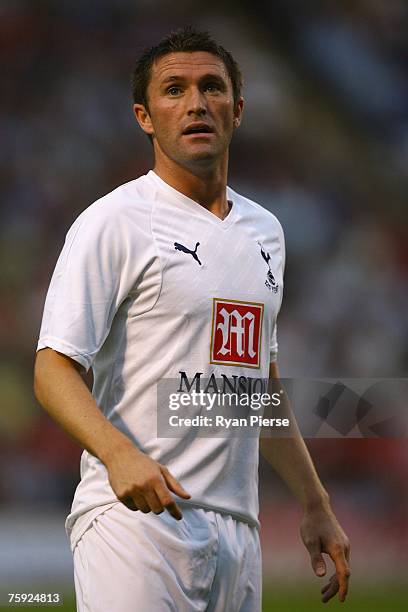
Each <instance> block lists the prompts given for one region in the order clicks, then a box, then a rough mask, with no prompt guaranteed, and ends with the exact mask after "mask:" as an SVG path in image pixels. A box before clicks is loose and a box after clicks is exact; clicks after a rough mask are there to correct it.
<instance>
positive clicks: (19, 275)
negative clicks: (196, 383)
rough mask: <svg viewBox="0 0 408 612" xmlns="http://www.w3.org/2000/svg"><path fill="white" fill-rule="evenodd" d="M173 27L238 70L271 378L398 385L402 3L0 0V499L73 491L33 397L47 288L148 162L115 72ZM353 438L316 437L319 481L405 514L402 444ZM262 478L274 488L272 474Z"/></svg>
mask: <svg viewBox="0 0 408 612" xmlns="http://www.w3.org/2000/svg"><path fill="white" fill-rule="evenodd" d="M186 23H193V24H194V25H196V26H197V27H201V28H204V29H209V30H210V31H211V32H212V33H213V34H214V36H215V37H216V38H218V39H219V40H220V42H221V43H222V44H224V46H225V47H227V48H228V49H229V50H231V51H232V52H233V54H234V56H235V57H236V59H237V60H238V61H239V63H240V64H241V66H242V68H243V72H244V76H245V89H244V97H245V100H246V109H245V116H244V122H243V125H242V127H241V128H240V130H239V133H237V135H236V138H235V140H234V143H233V146H232V152H231V172H230V180H229V183H230V185H231V187H233V188H234V189H235V190H237V191H239V192H241V193H243V194H244V195H247V196H248V197H250V198H251V199H254V200H256V201H258V202H260V203H261V204H263V205H264V206H265V207H267V208H269V209H270V210H272V211H273V212H274V213H275V214H276V216H277V217H278V218H279V220H280V221H281V223H282V225H283V227H284V231H285V236H286V247H287V267H286V278H285V295H284V301H283V306H282V311H281V314H280V317H279V324H278V336H279V350H280V358H279V359H280V367H281V371H282V375H283V376H286V377H368V378H403V377H404V376H406V371H407V365H408V350H407V347H408V326H407V322H408V321H407V308H406V304H407V301H408V283H407V275H408V240H407V238H408V236H407V224H406V220H407V211H406V207H407V203H408V202H407V185H408V73H407V69H406V66H407V65H408V63H407V59H408V57H407V55H408V54H407V51H408V37H407V31H408V30H407V24H408V5H407V3H406V2H404V1H403V0H392V1H391V2H390V1H387V0H356V1H353V2H352V1H351V0H350V1H342V2H335V1H319V0H316V1H314V2H305V3H299V2H296V1H295V0H277V1H275V2H264V3H263V2H259V3H253V2H249V1H247V0H241V2H238V3H237V2H228V1H227V2H225V3H223V4H222V7H220V6H219V3H216V2H212V1H211V0H210V1H207V2H205V3H204V2H203V1H201V0H199V1H198V2H196V3H194V11H193V10H192V7H191V4H189V3H188V2H186V1H185V0H181V1H180V2H178V3H172V5H171V6H170V7H169V5H168V3H166V2H165V1H164V0H159V1H157V0H156V1H154V0H139V1H138V2H135V1H131V0H115V1H113V0H98V2H92V1H88V2H71V1H69V0H59V1H58V2H57V1H54V0H39V1H38V2H35V3H34V2H30V1H28V0H27V1H24V0H19V1H8V0H3V1H2V2H1V4H0V45H1V54H0V65H1V73H2V96H1V98H0V133H1V140H2V143H3V145H2V147H1V148H0V159H1V162H0V184H1V192H2V204H1V208H0V218H1V229H0V253H1V264H0V275H1V279H0V294H1V302H0V344H1V358H0V388H1V410H0V502H1V503H3V504H21V503H28V504H31V505H32V504H41V503H44V502H45V503H55V504H63V505H65V506H66V507H68V504H69V502H70V500H71V497H72V492H73V487H74V486H75V483H76V482H77V480H78V457H79V453H80V451H79V449H78V448H77V447H76V446H75V445H74V444H73V443H72V442H71V441H70V440H69V439H68V437H67V436H66V435H65V434H64V433H62V432H60V431H59V430H58V428H56V427H55V426H54V425H53V424H52V423H51V421H50V419H49V418H48V417H47V416H46V415H45V413H44V412H43V411H42V410H41V409H40V408H39V407H38V405H37V403H36V402H35V400H34V398H33V393H32V367H33V360H34V352H35V346H36V340H37V337H38V332H39V326H40V321H41V315H42V308H43V304H44V299H45V294H46V291H47V287H48V283H49V280H50V276H51V273H52V270H53V267H54V265H55V262H56V259H57V256H58V253H59V251H60V249H61V247H62V243H63V240H64V236H65V233H66V231H67V230H68V228H69V226H70V225H71V224H72V222H73V221H74V219H75V218H76V216H77V215H78V214H79V213H80V212H81V211H82V210H83V209H84V208H86V207H87V206H88V205H89V204H90V203H92V202H93V201H94V200H96V199H97V198H98V197H100V196H102V195H104V194H105V193H107V192H108V191H110V190H112V189H113V188H115V187H116V186H117V185H119V184H121V183H123V182H125V181H127V180H131V179H132V178H136V177H137V176H139V175H140V174H142V173H144V172H146V171H147V170H148V169H150V167H151V163H152V152H151V147H150V144H149V142H148V140H147V139H146V137H145V136H144V135H143V134H142V133H141V132H140V130H139V129H138V128H137V126H136V124H135V122H134V120H133V118H132V112H131V95H130V78H129V75H130V72H131V70H132V68H133V64H134V62H135V58H136V57H137V55H138V54H139V52H140V50H141V49H142V48H143V47H144V46H146V45H151V44H153V43H154V42H156V41H157V40H158V39H159V38H160V37H161V36H162V35H164V34H166V33H167V32H168V31H169V29H171V28H176V27H178V26H180V25H184V24H186ZM356 442H358V441H341V440H337V441H334V440H324V441H319V443H318V444H317V443H314V444H312V448H313V450H314V452H315V454H316V457H317V462H318V464H319V465H320V467H321V471H322V472H323V476H324V478H326V479H329V480H330V481H332V486H333V487H334V490H335V491H336V490H337V491H343V492H345V493H346V494H350V496H353V495H355V494H356V493H355V490H354V489H353V486H355V485H356V484H357V483H358V484H359V485H360V484H361V482H363V481H364V482H365V488H363V489H360V491H363V492H362V493H361V492H360V498H359V499H360V502H361V504H362V505H363V506H364V507H365V508H367V507H368V506H371V508H372V507H380V506H381V504H380V503H378V500H377V502H376V501H375V499H376V498H375V495H377V496H378V495H380V498H381V499H382V500H383V501H384V500H385V499H386V500H387V503H386V504H385V506H384V504H383V506H381V507H382V508H383V510H384V512H385V511H387V512H388V511H389V508H390V506H389V504H390V503H391V502H393V501H394V502H396V503H397V506H398V508H400V509H401V507H402V504H403V503H404V504H406V503H407V500H406V498H404V497H403V494H402V492H401V488H400V487H402V484H403V483H402V469H403V467H404V465H405V468H406V467H407V458H406V451H405V447H404V445H403V444H402V443H401V442H402V441H392V440H391V441H390V440H388V441H375V445H374V446H370V448H369V447H368V446H367V445H365V444H364V443H363V442H361V441H360V442H358V444H357V445H356ZM319 459H320V461H319ZM323 459H324V460H323ZM398 467H399V468H401V470H399V469H397V468H398ZM390 468H392V478H389V474H390ZM274 487H275V488H274ZM336 487H337V489H336ZM381 487H382V488H381ZM266 488H267V489H268V490H267V491H266V490H265V491H266V492H265V495H266V496H267V497H268V495H269V493H271V492H272V493H271V495H272V494H274V493H276V494H282V495H283V493H281V492H280V489H278V487H277V485H276V483H275V482H274V481H273V480H271V484H270V485H269V488H268V487H266ZM374 490H375V491H377V493H376V494H375V493H374ZM373 496H374V498H373ZM381 496H382V497H381ZM373 499H374V504H373Z"/></svg>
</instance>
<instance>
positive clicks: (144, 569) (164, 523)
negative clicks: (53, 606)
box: [74, 503, 262, 612]
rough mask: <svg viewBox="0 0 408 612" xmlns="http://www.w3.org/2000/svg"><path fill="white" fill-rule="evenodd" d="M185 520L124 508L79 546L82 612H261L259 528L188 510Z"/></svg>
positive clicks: (109, 514)
mask: <svg viewBox="0 0 408 612" xmlns="http://www.w3.org/2000/svg"><path fill="white" fill-rule="evenodd" d="M182 511H183V519H182V520H181V521H176V520H175V519H174V518H172V517H171V516H170V515H169V514H168V512H163V513H162V514H160V515H155V514H153V513H149V514H143V513H142V512H133V511H132V510H129V509H128V508H126V506H124V505H123V504H122V503H117V504H115V505H114V506H112V507H111V508H109V509H108V510H106V511H105V512H103V513H102V514H100V515H99V516H97V518H95V519H94V520H93V522H92V523H91V525H90V527H89V529H87V530H86V531H85V533H84V534H83V535H82V537H81V538H80V540H79V541H78V544H77V545H76V547H75V549H74V569H75V590H76V597H77V610H78V612H198V611H204V610H205V611H206V612H260V610H261V584H262V583H261V550H260V544H259V534H258V530H257V528H256V527H252V526H250V525H248V524H246V523H244V522H242V521H237V520H235V519H234V518H232V517H231V516H229V515H224V514H219V513H217V512H213V511H211V510H204V509H201V508H189V507H186V506H183V508H182Z"/></svg>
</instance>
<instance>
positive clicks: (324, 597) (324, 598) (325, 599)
mask: <svg viewBox="0 0 408 612" xmlns="http://www.w3.org/2000/svg"><path fill="white" fill-rule="evenodd" d="M338 590H339V584H338V582H337V580H333V582H331V583H330V587H329V588H328V589H327V591H326V592H325V593H324V595H322V602H323V603H327V602H328V601H329V600H330V599H331V598H332V597H334V596H335V595H336V593H337V591H338Z"/></svg>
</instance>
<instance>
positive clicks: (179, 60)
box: [150, 51, 228, 83]
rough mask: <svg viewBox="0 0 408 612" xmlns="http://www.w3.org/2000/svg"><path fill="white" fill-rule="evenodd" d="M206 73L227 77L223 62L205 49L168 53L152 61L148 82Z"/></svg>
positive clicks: (191, 76) (199, 75)
mask: <svg viewBox="0 0 408 612" xmlns="http://www.w3.org/2000/svg"><path fill="white" fill-rule="evenodd" d="M207 73H210V74H216V75H218V76H220V77H222V78H224V79H225V80H227V79H228V71H227V69H226V67H225V64H224V62H223V61H222V59H221V58H219V57H217V56H216V55H213V54H212V53H208V52H207V51H192V52H191V53H186V52H178V53H168V54H167V55H164V56H163V57H159V58H158V59H157V60H156V61H155V62H154V64H153V66H152V72H151V80H150V82H151V83H153V82H158V83H160V82H162V81H164V80H166V79H168V78H170V77H172V76H177V77H183V78H200V77H201V76H203V75H205V74H207Z"/></svg>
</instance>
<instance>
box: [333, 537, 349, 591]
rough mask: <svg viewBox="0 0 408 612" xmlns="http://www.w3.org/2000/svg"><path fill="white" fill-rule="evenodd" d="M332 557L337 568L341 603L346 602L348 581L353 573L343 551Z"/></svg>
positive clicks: (338, 551)
mask: <svg viewBox="0 0 408 612" xmlns="http://www.w3.org/2000/svg"><path fill="white" fill-rule="evenodd" d="M330 556H331V558H332V559H333V561H334V564H335V566H336V575H337V581H338V584H339V599H340V601H344V600H345V599H346V595H347V591H348V581H349V577H350V573H351V572H350V567H349V565H348V563H347V560H346V557H345V555H344V550H343V549H340V548H339V549H338V550H336V551H335V552H334V553H332V554H331V555H330Z"/></svg>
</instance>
